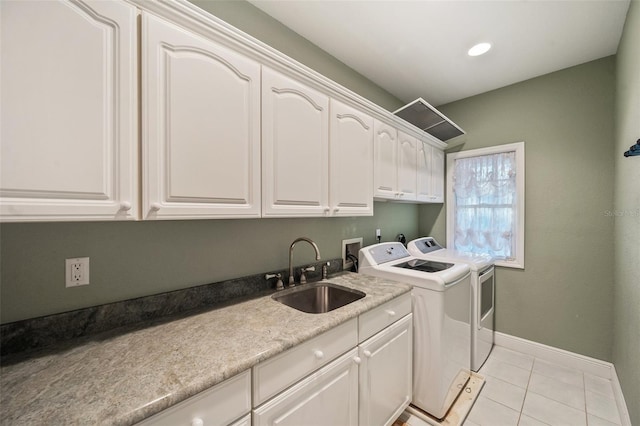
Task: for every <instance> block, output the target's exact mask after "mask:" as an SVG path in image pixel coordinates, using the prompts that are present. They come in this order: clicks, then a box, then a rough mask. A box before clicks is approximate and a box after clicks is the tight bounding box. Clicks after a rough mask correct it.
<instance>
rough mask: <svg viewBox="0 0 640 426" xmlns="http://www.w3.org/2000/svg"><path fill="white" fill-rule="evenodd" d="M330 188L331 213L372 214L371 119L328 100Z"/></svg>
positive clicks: (334, 214)
mask: <svg viewBox="0 0 640 426" xmlns="http://www.w3.org/2000/svg"><path fill="white" fill-rule="evenodd" d="M329 127H330V138H329V140H330V142H329V143H330V147H329V155H330V161H329V164H330V173H329V176H330V188H329V203H330V205H331V215H333V216H372V215H373V118H371V117H370V116H368V115H366V114H363V113H361V112H360V111H358V110H356V109H355V108H353V107H351V106H348V105H345V104H344V103H342V102H340V101H337V100H335V99H331V123H330V125H329Z"/></svg>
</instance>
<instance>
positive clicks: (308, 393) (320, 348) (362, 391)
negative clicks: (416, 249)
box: [139, 293, 413, 426]
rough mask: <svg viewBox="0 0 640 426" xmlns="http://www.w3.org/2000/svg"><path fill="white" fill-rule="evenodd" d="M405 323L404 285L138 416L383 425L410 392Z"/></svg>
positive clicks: (183, 423)
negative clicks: (298, 341) (213, 382)
mask: <svg viewBox="0 0 640 426" xmlns="http://www.w3.org/2000/svg"><path fill="white" fill-rule="evenodd" d="M412 327H413V315H412V314H411V294H410V293H407V294H404V295H402V296H399V297H397V298H395V299H392V300H390V301H388V302H386V303H384V304H382V305H380V306H378V307H376V308H374V309H372V310H370V311H368V312H365V313H364V314H362V315H360V316H359V317H358V318H353V319H351V320H349V321H347V322H344V323H342V324H340V325H338V326H336V327H334V328H332V329H331V330H329V331H327V332H325V333H323V334H320V335H319V336H316V337H314V338H312V339H310V340H307V341H306V342H303V343H301V344H299V345H297V346H295V347H293V348H291V349H289V350H287V351H285V352H283V353H281V354H279V355H276V356H274V357H272V358H270V359H268V360H266V361H263V362H261V363H259V364H257V365H255V366H254V367H253V368H252V369H251V370H247V371H245V372H243V373H241V374H238V375H237V376H234V377H232V378H230V379H228V380H226V381H224V382H222V383H220V384H218V385H216V386H214V387H213V388H211V389H208V390H205V391H203V392H201V393H199V394H197V395H195V396H193V397H191V398H189V399H187V400H185V401H183V402H181V403H179V404H176V405H175V406H173V407H170V408H168V409H166V410H164V411H162V412H160V413H158V414H156V415H155V416H153V417H150V418H148V419H146V420H144V421H142V422H141V423H139V424H140V425H144V426H151V425H153V426H212V425H214V426H251V425H253V426H267V425H268V426H287V425H289V426H301V425H302V426H314V425H315V426H333V425H336V426H389V425H391V424H392V423H393V422H394V421H395V420H396V419H397V418H398V417H399V416H400V414H401V413H402V412H403V410H404V409H405V408H406V407H407V405H409V402H410V401H411V398H412V371H413V339H412ZM252 388H253V389H252ZM252 408H253V409H252Z"/></svg>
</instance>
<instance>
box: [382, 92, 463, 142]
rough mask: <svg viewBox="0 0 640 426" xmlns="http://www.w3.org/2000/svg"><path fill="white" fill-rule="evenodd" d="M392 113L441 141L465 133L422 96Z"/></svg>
mask: <svg viewBox="0 0 640 426" xmlns="http://www.w3.org/2000/svg"><path fill="white" fill-rule="evenodd" d="M393 113H394V114H395V115H397V116H398V117H400V118H402V119H403V120H405V121H407V122H409V123H411V124H413V125H414V126H416V127H417V128H419V129H422V130H423V131H425V132H427V133H429V134H430V135H431V136H434V137H435V138H437V139H439V140H441V141H442V142H446V141H448V140H449V139H453V138H455V137H456V136H460V135H464V134H465V132H464V130H462V129H461V128H460V127H458V126H457V125H456V124H455V123H454V122H453V121H451V120H449V119H448V118H447V117H445V116H444V115H443V114H442V113H441V112H440V111H438V110H437V109H435V108H434V107H432V106H431V105H429V103H428V102H427V101H425V100H424V99H422V98H418V99H416V100H415V101H413V102H411V103H409V104H407V105H405V106H403V107H402V108H400V109H398V110H396V111H394V112H393Z"/></svg>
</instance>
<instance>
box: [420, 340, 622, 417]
mask: <svg viewBox="0 0 640 426" xmlns="http://www.w3.org/2000/svg"><path fill="white" fill-rule="evenodd" d="M479 373H480V374H481V375H483V376H484V378H485V385H484V387H483V388H482V390H481V392H480V395H479V396H478V399H477V400H476V401H475V404H474V405H473V407H472V409H471V412H470V413H469V415H468V416H467V419H466V421H465V422H464V426H544V425H551V426H614V425H621V424H622V422H621V420H620V414H619V413H618V408H617V405H616V401H615V398H614V394H613V388H612V386H611V381H610V380H607V379H603V378H600V377H597V376H593V375H591V374H588V373H584V372H582V371H580V370H575V369H571V368H567V367H563V366H560V365H557V364H552V363H550V362H547V361H544V360H541V359H539V358H535V357H533V356H531V355H526V354H523V353H519V352H515V351H512V350H509V349H506V348H504V347H501V346H495V347H494V348H493V351H492V352H491V355H490V356H489V359H488V360H487V362H485V364H484V365H483V366H482V368H481V369H480V371H479ZM410 424H411V425H412V426H421V425H417V424H416V425H414V422H413V421H412V422H411V423H410Z"/></svg>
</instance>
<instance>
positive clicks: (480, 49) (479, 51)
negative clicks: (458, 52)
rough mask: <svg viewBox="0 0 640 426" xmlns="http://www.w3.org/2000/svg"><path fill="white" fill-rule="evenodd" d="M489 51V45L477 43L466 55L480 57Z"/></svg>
mask: <svg viewBox="0 0 640 426" xmlns="http://www.w3.org/2000/svg"><path fill="white" fill-rule="evenodd" d="M489 49H491V43H478V44H476V45H475V46H473V47H472V48H471V49H469V51H468V52H467V54H468V55H469V56H480V55H484V54H485V53H487V52H488V51H489Z"/></svg>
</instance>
